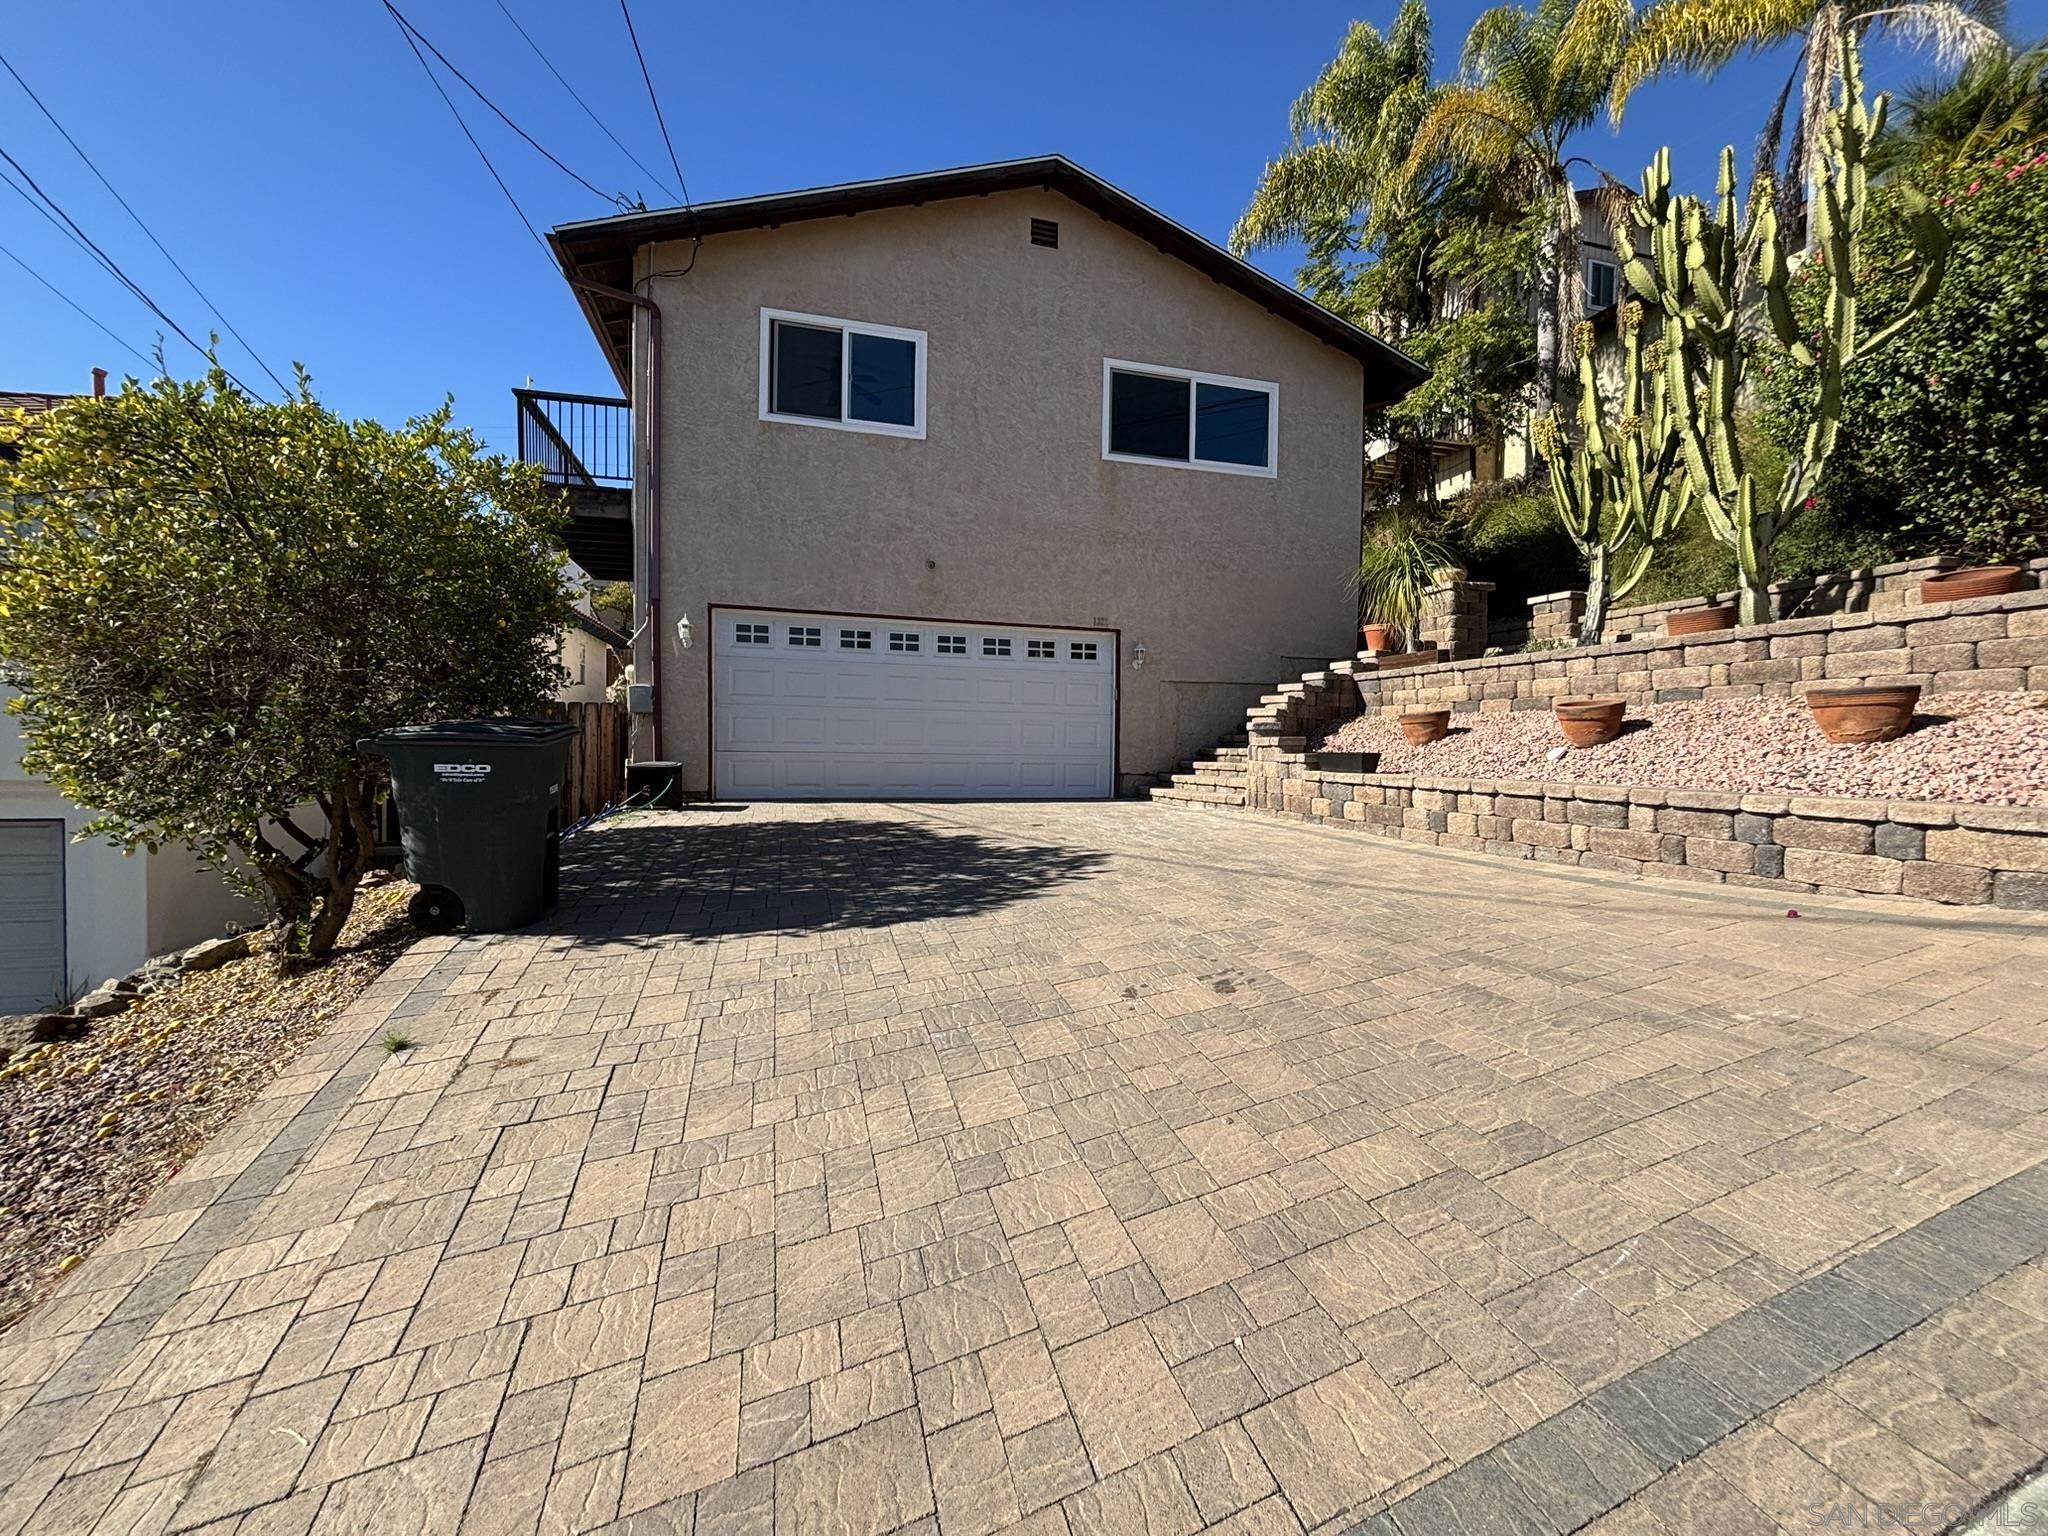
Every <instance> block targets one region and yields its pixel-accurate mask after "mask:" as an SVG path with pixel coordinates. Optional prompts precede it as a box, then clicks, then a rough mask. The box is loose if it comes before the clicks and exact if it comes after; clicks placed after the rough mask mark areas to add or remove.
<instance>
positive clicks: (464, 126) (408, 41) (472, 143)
mask: <svg viewBox="0 0 2048 1536" xmlns="http://www.w3.org/2000/svg"><path fill="white" fill-rule="evenodd" d="M384 8H385V9H386V10H388V11H390V12H391V19H392V21H393V22H395V23H396V24H397V26H398V35H399V36H400V37H402V38H404V39H405V46H406V47H408V48H410V49H411V50H412V56H413V57H414V58H416V59H418V60H419V61H420V68H421V69H423V70H425V71H426V72H427V83H428V84H429V85H431V86H433V88H434V94H435V95H437V96H439V97H440V98H441V100H442V101H443V102H444V103H445V104H446V105H447V108H448V112H449V115H450V116H452V117H453V118H454V119H455V126H456V127H458V128H460V129H461V130H462V136H463V137H464V138H465V139H467V140H469V147H470V148H471V149H473V150H475V151H476V157H477V159H479V160H481V161H483V163H484V169H485V170H487V171H489V172H490V173H491V180H493V181H495V182H496V183H497V184H498V190H499V191H500V192H502V193H504V194H505V201H506V202H508V203H510V204H511V205H512V211H513V212H514V213H516V214H518V215H519V222H520V223H521V224H524V225H525V226H526V232H527V233H528V234H529V235H531V236H533V243H534V244H535V245H537V246H539V247H540V248H541V251H542V253H543V254H545V255H546V256H547V261H548V266H549V267H550V268H552V267H553V266H554V264H555V258H554V253H553V252H552V251H550V250H549V249H548V243H547V241H545V240H543V239H541V237H540V231H539V230H537V229H535V228H534V227H533V220H531V219H529V218H528V217H527V216H526V210H525V209H524V208H522V207H520V206H519V199H518V198H516V197H514V196H513V195H512V189H511V188H510V187H508V186H506V185H505V178H504V177H502V176H500V175H499V174H498V168H497V167H496V166H495V165H493V164H491V157H490V156H489V155H487V154H485V153H484V147H483V145H481V144H479V143H478V142H477V138H476V135H475V134H473V133H471V132H470V131H469V124H468V123H467V122H465V121H464V120H463V116H462V112H461V110H460V109H459V108H457V106H456V105H455V98H454V97H452V96H450V95H449V94H448V92H447V89H446V88H445V87H444V86H443V85H442V84H441V77H440V76H439V75H437V74H435V73H434V66H433V65H431V64H429V63H428V62H427V56H426V55H425V54H424V53H421V52H420V45H419V44H418V43H416V42H414V41H413V40H412V33H411V31H409V30H408V29H407V27H406V25H405V18H404V17H403V16H400V15H399V14H398V12H397V10H396V9H394V8H393V7H392V6H391V5H389V4H388V3H387V4H386V5H385V7H384ZM428 46H430V47H431V46H432V45H431V44H429V45H428Z"/></svg>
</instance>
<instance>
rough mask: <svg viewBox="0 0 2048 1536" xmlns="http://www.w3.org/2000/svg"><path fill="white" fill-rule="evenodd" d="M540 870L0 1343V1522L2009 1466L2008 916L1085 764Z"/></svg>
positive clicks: (1352, 1497) (1647, 1480)
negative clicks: (994, 789) (1642, 866)
mask: <svg viewBox="0 0 2048 1536" xmlns="http://www.w3.org/2000/svg"><path fill="white" fill-rule="evenodd" d="M575 852H576V857H575V858H573V859H572V861H571V868H570V870H569V871H568V874H567V876H566V888H567V891H568V895H569V898H570V899H569V901H568V903H567V904H566V905H565V906H564V908H563V910H562V912H561V914H560V917H559V919H558V922H557V924H556V925H555V927H554V928H553V929H552V930H551V931H548V932H540V933H533V934H524V935H515V936H508V937H500V938H495V939H488V940H466V941H462V942H454V941H433V942H429V943H426V944H423V945H421V946H420V947H419V948H418V949H416V950H415V951H413V952H412V954H410V955H409V956H408V957H407V958H406V959H405V960H404V961H403V962H401V964H400V965H399V966H398V967H397V968H395V969H394V970H393V971H392V972H390V973H389V974H388V975H387V977H386V978H385V979H384V980H383V981H381V982H380V983H379V984H378V986H377V987H376V988H375V989H374V991H373V992H372V993H370V994H368V995H366V997H365V998H364V1000H363V1003H362V1005H361V1006H360V1007H359V1008H358V1009H357V1010H356V1012H355V1013H354V1014H353V1015H352V1016H351V1017H350V1018H349V1019H348V1020H347V1021H346V1022H345V1023H344V1024H343V1025H342V1026H340V1027H338V1028H337V1029H336V1030H335V1031H334V1032H332V1033H331V1034H330V1036H329V1037H327V1038H326V1039H325V1040H324V1041H323V1042H322V1043H321V1044H320V1045H319V1046H318V1047H317V1048H315V1049H314V1050H312V1051H311V1052H309V1053H308V1054H307V1055H306V1056H305V1057H304V1058H303V1059H302V1060H301V1061H300V1062H299V1063H298V1065H297V1067H296V1069H295V1070H294V1071H293V1072H292V1073H291V1075H289V1076H288V1077H286V1078H285V1079H283V1080H282V1081H280V1082H279V1083H278V1084H277V1085H276V1086H275V1087H274V1089H273V1090H272V1091H271V1092H270V1093H269V1094H268V1095H267V1096H266V1097H265V1098H264V1099H263V1100H261V1101H260V1102H259V1103H258V1104H257V1105H256V1106H255V1107H254V1108H253V1109H252V1110H251V1111H250V1112H249V1113H248V1114H246V1115H245V1116H244V1117H243V1118H242V1120H241V1121H239V1122H238V1123H237V1124H236V1125H235V1127H234V1128H233V1129H232V1130H231V1131H230V1132H229V1133H228V1134H227V1135H226V1136H225V1137H224V1138H223V1139H222V1140H221V1141H220V1142H219V1143H218V1144H216V1146H215V1147H213V1148H211V1149H209V1151H208V1152H207V1153H206V1154H205V1155H204V1156H202V1157H201V1158H199V1159H197V1160H195V1161H194V1162H193V1163H192V1165H191V1166H190V1167H188V1168H187V1169H186V1170H185V1172H184V1174H183V1175H182V1176H181V1177H180V1178H179V1179H178V1180H177V1182H176V1183H175V1184H174V1185H172V1186H171V1187H170V1188H169V1189H168V1190H167V1191H165V1193H164V1194H163V1196H162V1197H161V1198H159V1199H158V1200H157V1201H156V1202H155V1203H154V1204H153V1205H152V1206H151V1207H150V1208H149V1209H148V1210H147V1211H146V1212H145V1213H144V1214H143V1215H142V1216H141V1217H140V1218H138V1219H137V1220H135V1221H133V1222H131V1223H130V1224H129V1225H128V1226H126V1227H125V1228H123V1229H122V1230H121V1231H120V1232H119V1233H118V1234H117V1235H116V1237H115V1238H114V1239H113V1240H112V1241H111V1242H110V1243H109V1244H108V1245H107V1246H106V1248H105V1249H104V1250H102V1251H101V1252H100V1253H99V1254H98V1255H96V1256H95V1257H94V1258H92V1259H91V1260H90V1261H89V1262H87V1263H86V1264H85V1265H84V1266H82V1267H81V1268H80V1269H79V1270H78V1271H77V1272H76V1273H75V1274H74V1275H73V1276H72V1277H71V1278H70V1280H69V1282H68V1283H67V1284H66V1286H65V1287H64V1288H63V1289H62V1290H61V1291H60V1292H59V1293H58V1295H57V1296H56V1297H55V1298H54V1299H53V1300H52V1301H50V1302H49V1303H48V1304H47V1305H46V1306H45V1307H43V1308H42V1310H41V1311H40V1312H39V1313H37V1314H36V1315H35V1316H33V1317H32V1318H31V1320H30V1321H28V1322H27V1323H25V1324H24V1325H23V1326H22V1327H20V1328H18V1329H17V1330H15V1332H14V1333H13V1334H12V1335H11V1336H9V1337H8V1338H6V1339H4V1340H0V1421H4V1426H0V1533H7V1536H11V1533H14V1532H17V1531H20V1530H23V1529H27V1530H29V1531H34V1532H46V1531H49V1532H66V1533H69V1532H81V1531H88V1530H93V1531H109V1532H113V1531H118V1532H123V1533H146V1532H155V1531H160V1530H164V1529H167V1528H168V1529H172V1530H186V1529H193V1528H202V1529H204V1530H205V1531H206V1532H208V1533H209V1536H226V1533H229V1532H233V1533H235V1536H258V1533H274V1532H291V1533H300V1532H305V1531H308V1530H312V1531H316V1532H323V1533H324V1532H330V1531H332V1532H342V1531H347V1532H358V1531H375V1532H385V1531H390V1532H416V1531H433V1532H442V1531H455V1530H458V1529H459V1530H461V1531H465V1532H467V1531H476V1532H488V1533H494V1536H496V1533H506V1532H524V1531H532V1530H535V1529H542V1530H549V1531H576V1530H587V1529H595V1528H613V1529H619V1530H631V1531H635V1532H640V1531H660V1532H690V1531H693V1530H694V1531H695V1532H701V1533H709V1532H716V1531H727V1530H761V1531H767V1530H775V1531H781V1532H796V1531H805V1532H808V1531H828V1530H833V1531H837V1530H849V1531H860V1532H880V1531H887V1530H893V1529H897V1528H902V1527H911V1528H923V1529H930V1528H931V1527H932V1525H933V1524H934V1523H936V1525H937V1526H938V1527H939V1528H941V1529H943V1530H944V1531H946V1532H949V1533H953V1532H982V1531H990V1530H997V1529H1002V1528H1005V1527H1009V1526H1011V1525H1013V1524H1016V1523H1017V1522H1020V1521H1021V1522H1024V1524H1025V1526H1026V1527H1027V1528H1028V1529H1030V1530H1032V1531H1036V1532H1054V1533H1057V1532H1060V1531H1073V1532H1081V1531H1098V1530H1099V1531H1110V1532H1120V1533H1121V1532H1138V1531H1160V1532H1166V1531H1171V1532H1185V1531H1192V1530H1196V1529H1199V1528H1203V1527H1213V1528H1217V1529H1229V1530H1238V1531H1245V1532H1293V1531H1296V1530H1298V1529H1301V1528H1308V1529H1319V1528H1327V1529H1332V1530H1348V1529H1351V1528H1352V1527H1354V1526H1356V1525H1358V1524H1360V1523H1361V1522H1363V1523H1365V1525H1366V1528H1367V1529H1368V1530H1371V1531H1374V1532H1382V1533H1388V1532H1394V1531H1399V1532H1402V1533H1406V1536H1423V1533H1429V1536H1436V1533H1443V1532H1454V1531H1462V1530H1472V1531H1564V1530H1570V1529H1574V1528H1577V1527H1579V1526H1580V1525H1582V1524H1585V1523H1586V1522H1593V1523H1594V1526H1595V1528H1597V1529H1599V1530H1602V1531H1606V1532H1617V1531H1630V1532H1651V1533H1657V1532H1670V1533H1678V1532H1685V1531H1703V1532H1714V1533H1737V1536H1740V1533H1745V1532H1751V1531H1769V1530H1772V1529H1774V1528H1783V1529H1787V1530H1815V1529H1828V1528H1843V1527H1844V1525H1845V1524H1846V1525H1847V1526H1848V1528H1864V1527H1866V1526H1870V1525H1875V1524H1878V1523H1880V1521H1879V1517H1878V1516H1879V1506H1883V1507H1884V1509H1885V1510H1887V1511H1889V1512H1890V1514H1891V1515H1893V1516H1896V1517H1899V1518H1901V1520H1902V1522H1903V1523H1905V1524H1906V1525H1907V1526H1908V1527H1909V1528H1914V1529H1934V1528H1937V1527H1938V1526H1939V1525H1940V1524H1942V1523H1943V1522H1944V1521H1945V1520H1946V1519H1947V1518H1948V1517H1949V1516H1951V1515H1953V1514H1955V1513H1957V1512H1959V1511H1960V1510H1961V1509H1963V1508H1965V1507H1967V1506H1969V1505H1970V1504H1972V1503H1974V1502H1975V1501H1976V1500H1977V1499H1979V1498H1980V1497H1982V1496H1984V1495H1986V1494H1989V1493H1990V1492H1991V1491H1993V1490H1994V1489H1995V1488H1997V1487H1998V1486H1999V1485H2000V1484H2002V1483H2004V1482H2006V1481H2007V1480H2009V1479H2010V1478H2012V1477H2013V1476H2015V1475H2016V1474H2018V1473H2020V1472H2022V1471H2024V1470H2025V1469H2027V1468H2029V1467H2031V1466H2033V1465H2034V1464H2035V1463H2037V1462H2039V1461H2040V1460H2041V1459H2042V1457H2043V1455H2044V1454H2048V1450H2044V1447H2048V1271H2044V1269H2043V1267H2042V1264H2041V1255H2042V1249H2043V1247H2044V1245H2048V1181H2044V1179H2043V1177H2042V1175H2043V1174H2044V1173H2048V1169H2044V1168H2037V1167H2035V1164H2036V1163H2037V1162H2038V1161H2039V1160H2040V1159H2041V1158H2042V1156H2043V1153H2044V1148H2048V1113H2044V1108H2048V1076H2044V1071H2043V1066H2044V1061H2048V1056H2044V1046H2048V1024H2044V1018H2048V986H2044V983H2048V967H2044V965H2043V963H2042V958H2043V954H2044V947H2043V946H2044V939H2048V929H2044V928H2043V927H2041V926H2040V925H2039V924H2038V923H2036V922H2034V921H2032V920H2028V919H2024V918H2015V919H2008V918H2006V917H2004V916H2003V915H2000V914H1987V913H1975V914H1971V915H1962V916H1959V915H1955V914H1952V913H1940V912H1936V911H1934V910H1932V909H1923V908H1917V907H1912V906H1907V905H1900V904H1897V903H1861V904H1853V905H1851V904H1846V903H1845V904H1840V905H1837V904H1833V903H1829V902H1826V901H1816V902H1813V903H1812V904H1811V905H1810V906H1808V907H1807V909H1806V915H1805V916H1804V917H1802V918H1801V919H1799V920H1798V921H1792V920H1789V919H1788V918H1787V917H1786V915H1785V909H1784V907H1783V904H1782V903H1783V898H1782V897H1775V898H1774V897H1769V896H1764V895H1760V894H1751V893H1744V892H1736V891H1729V890H1725V889H1718V888H1717V889H1713V890H1706V891H1701V890H1695V889H1692V888H1689V887H1681V886H1659V885H1654V884H1647V883H1641V882H1618V881H1609V880H1607V879H1604V878H1603V877H1599V876H1589V875H1585V874H1582V873H1576V872H1564V871H1553V870H1549V869H1545V868H1540V867H1536V866H1528V865H1519V864H1513V863H1509V862H1506V861H1502V860H1496V859H1485V858H1477V859H1472V858H1461V857H1458V856H1455V855H1444V854H1439V853H1420V852H1414V851H1410V850H1406V849H1403V848H1401V847H1400V846H1398V845H1389V844H1386V843H1382V842H1378V841H1369V840H1365V839H1362V838H1357V837H1354V836H1349V835H1346V834H1343V833H1341V832H1331V831H1322V830H1310V829H1303V828H1298V827H1291V826H1284V825H1281V824H1278V823H1273V822H1266V821H1254V820H1251V819H1246V818H1233V817H1221V816H1217V817H1201V816H1190V815H1187V814H1184V813H1175V812H1170V811H1167V810H1164V809H1163V808H1160V807H1148V806H1141V805H1129V804H1120V805H1103V806H1046V807H1029V806H1001V807H901V808H881V807H872V808H869V807H858V808H856V807H840V808H834V809H787V810H783V811H779V812H765V811H759V812H757V811H746V812H741V811H733V812H726V811H718V810H703V811H696V812H691V813H688V814H684V815H679V816H667V817H650V818H643V819H641V820H639V821H637V822H635V823H633V824H630V825H626V826H620V827H614V828H611V829H608V830H605V831H602V832H600V833H596V834H593V835H591V836H590V837H588V838H586V839H584V840H583V841H582V842H581V843H580V845H578V847H577V849H576V850H575ZM394 1025H395V1027H397V1028H399V1029H401V1030H402V1031H403V1032H404V1033H405V1034H407V1035H409V1036H412V1037H413V1038H415V1039H416V1040H417V1041H418V1042H419V1044H418V1047H417V1049H415V1050H413V1051H411V1052H408V1053H406V1054H403V1055H399V1056H387V1055H386V1054H385V1053H384V1052H382V1051H381V1050H380V1049H378V1046H377V1042H378V1039H379V1037H380V1035H382V1033H383V1032H384V1031H385V1030H386V1028H387V1027H392V1026H394ZM613 1521H618V1522H619V1524H618V1525H617V1526H616V1527H613V1526H611V1522H613Z"/></svg>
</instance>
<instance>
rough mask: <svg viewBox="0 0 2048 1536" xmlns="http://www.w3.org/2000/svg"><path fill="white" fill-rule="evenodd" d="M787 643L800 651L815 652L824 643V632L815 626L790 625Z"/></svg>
mask: <svg viewBox="0 0 2048 1536" xmlns="http://www.w3.org/2000/svg"><path fill="white" fill-rule="evenodd" d="M789 643H790V644H791V645H793V646H795V647H796V648H797V649H798V650H800V651H802V650H811V651H815V650H816V649H817V648H818V647H819V646H821V645H823V644H824V643H825V635H824V631H822V630H820V629H819V628H818V626H817V625H815V624H792V625H790V626H789Z"/></svg>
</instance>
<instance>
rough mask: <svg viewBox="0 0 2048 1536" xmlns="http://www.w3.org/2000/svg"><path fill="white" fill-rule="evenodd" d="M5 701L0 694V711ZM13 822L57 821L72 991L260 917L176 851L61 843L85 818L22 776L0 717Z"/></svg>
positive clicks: (14, 744) (3, 786)
mask: <svg viewBox="0 0 2048 1536" xmlns="http://www.w3.org/2000/svg"><path fill="white" fill-rule="evenodd" d="M11 697H13V693H12V691H11V690H9V689H5V688H0V706H4V705H5V703H6V701H7V700H8V699H9V698H11ZM13 820H25V821H62V822H63V823H64V835H65V838H66V839H67V841H66V844H65V848H64V950H65V954H64V959H65V968H66V972H67V985H68V986H69V988H70V989H71V990H72V991H73V992H74V993H84V992H88V991H90V990H92V988H94V987H96V986H98V985H99V984H100V983H101V982H103V981H107V980H109V979H111V978H113V977H115V976H125V975H126V974H127V973H128V972H130V971H132V970H134V969H135V968H136V967H137V966H139V965H141V964H142V963H143V962H144V961H145V960H147V959H149V957H150V956H151V955H157V954H162V953H164V952H165V951H166V950H172V949H182V948H184V947H185V946H186V945H189V944H194V943H197V942H198V941H199V940H200V939H203V938H208V937H211V936H213V935H215V934H218V933H220V932H222V931H223V930H224V928H225V927H226V926H227V924H229V923H230V922H240V923H248V922H253V921H255V920H257V919H258V918H260V917H261V916H262V913H261V910H260V909H259V908H258V907H257V906H256V905H255V904H254V903H251V902H248V901H246V900H244V899H243V898H242V897H240V896H238V895H237V894H236V893H235V892H234V891H233V890H232V889H231V888H230V887H229V886H228V885H227V883H226V882H225V881H223V880H222V879H221V878H220V877H219V876H218V875H216V874H214V873H213V872H212V871H211V870H208V869H205V868H203V867H202V866H201V865H200V864H199V862H198V860H197V859H196V858H195V857H194V856H193V855H192V854H191V853H190V852H189V851H188V850H186V849H183V848H167V849H164V850H162V851H161V852H158V853H153V854H152V853H123V852H122V851H121V850H120V849H118V848H115V847H113V846H111V845H110V844H108V843H107V842H106V841H104V840H103V839H97V838H95V839H91V840H88V841H86V842H82V843H74V842H70V841H68V840H69V839H70V838H72V837H75V836H76V835H77V834H78V832H79V830H80V829H81V828H82V827H84V826H85V824H86V823H87V822H89V821H91V820H92V813H91V812H90V811H87V810H85V809H83V808H81V807H79V806H77V805H74V804H73V803H72V802H71V801H69V800H67V799H65V798H64V796H62V795H60V794H59V793H57V791H56V790H54V789H52V788H51V787H50V786H49V784H48V783H46V782H45V781H44V780H42V779H35V778H30V777H29V776H28V775H27V774H25V773H23V772H22V768H21V730H20V727H19V726H18V725H17V724H16V723H15V720H14V718H13V716H11V715H5V714H0V821H13Z"/></svg>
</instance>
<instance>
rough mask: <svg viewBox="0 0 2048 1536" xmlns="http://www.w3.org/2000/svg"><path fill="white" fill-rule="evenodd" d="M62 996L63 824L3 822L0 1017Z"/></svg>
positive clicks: (0, 847)
mask: <svg viewBox="0 0 2048 1536" xmlns="http://www.w3.org/2000/svg"><path fill="white" fill-rule="evenodd" d="M63 991H64V823H63V822H61V821H0V1013H27V1012H30V1011H31V1010H33V1009H37V1008H47V1007H49V1006H50V1005H51V1004H53V1003H55V1002H57V1001H58V1000H59V998H60V996H61V995H62V993H63Z"/></svg>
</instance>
